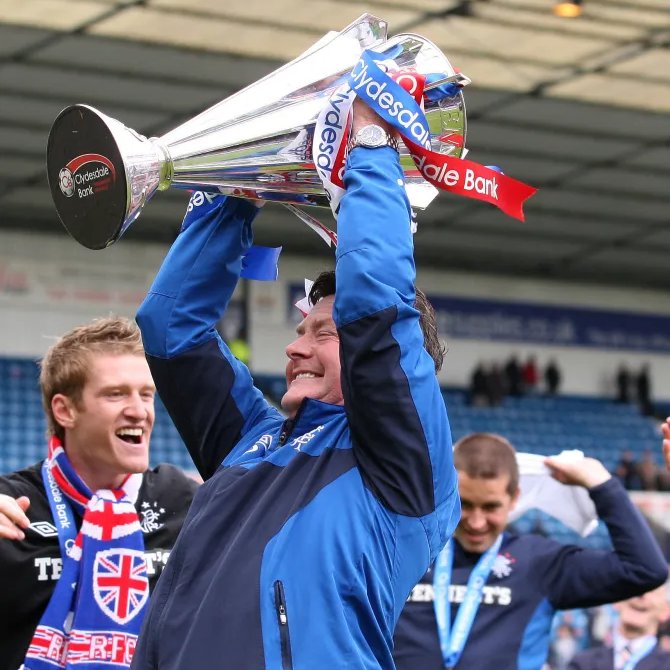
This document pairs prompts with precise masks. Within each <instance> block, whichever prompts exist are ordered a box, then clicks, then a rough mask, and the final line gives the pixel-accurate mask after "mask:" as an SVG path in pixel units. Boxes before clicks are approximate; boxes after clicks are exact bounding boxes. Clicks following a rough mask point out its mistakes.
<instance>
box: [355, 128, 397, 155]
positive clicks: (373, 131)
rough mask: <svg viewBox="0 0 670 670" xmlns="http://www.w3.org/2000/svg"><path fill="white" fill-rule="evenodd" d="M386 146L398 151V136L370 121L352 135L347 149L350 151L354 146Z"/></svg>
mask: <svg viewBox="0 0 670 670" xmlns="http://www.w3.org/2000/svg"><path fill="white" fill-rule="evenodd" d="M387 146H388V147H391V148H393V149H395V150H396V151H398V138H397V137H393V136H392V135H389V134H388V133H387V132H386V131H385V130H384V129H383V128H382V127H381V126H378V125H376V124H374V123H370V124H368V125H367V126H363V127H362V128H361V129H359V130H358V132H357V133H356V134H355V135H352V137H351V139H350V140H349V146H348V149H349V151H351V150H352V149H353V148H354V147H366V148H367V149H377V148H379V147H387Z"/></svg>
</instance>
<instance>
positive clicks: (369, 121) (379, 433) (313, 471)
mask: <svg viewBox="0 0 670 670" xmlns="http://www.w3.org/2000/svg"><path fill="white" fill-rule="evenodd" d="M354 110H355V111H354V121H353V131H352V137H353V142H352V146H351V149H350V153H349V158H348V162H347V169H346V173H345V176H344V181H345V186H346V194H345V195H344V197H343V198H342V201H341V203H340V212H339V221H338V249H337V259H336V261H337V264H336V270H335V273H334V274H325V275H323V276H321V277H320V278H319V279H318V280H317V282H316V283H315V285H314V287H313V288H312V291H311V293H310V296H311V304H312V309H311V311H310V312H309V314H307V316H306V317H305V319H304V320H303V321H302V322H301V324H300V325H299V326H298V329H297V338H296V339H295V341H294V342H293V343H292V344H290V345H289V346H288V347H287V349H286V354H287V356H288V363H287V366H286V382H287V391H286V394H285V396H284V398H283V401H282V405H283V407H284V409H285V410H286V412H287V413H288V415H289V419H288V420H284V417H283V416H282V415H281V414H280V413H279V412H278V411H276V410H275V409H274V408H272V407H271V406H270V405H268V404H267V403H266V401H265V400H264V398H263V396H262V394H261V393H260V392H259V391H258V390H256V389H255V388H254V386H253V380H252V379H251V376H250V375H249V371H248V370H247V369H246V367H245V366H244V365H242V364H241V363H240V362H239V361H237V360H235V359H234V357H233V356H232V355H231V354H230V352H229V350H228V349H227V347H226V346H225V344H224V343H223V342H222V341H221V339H220V338H219V337H218V335H217V333H216V330H215V324H216V323H217V322H218V320H219V318H220V317H221V314H222V313H223V312H224V310H225V308H226V305H227V303H228V300H229V299H230V296H231V295H232V292H233V290H234V288H235V285H236V283H237V280H238V278H239V273H240V268H241V258H242V256H243V255H244V253H245V252H246V251H247V249H248V248H249V245H250V244H251V222H252V220H253V219H254V217H255V215H256V213H257V208H256V207H255V206H254V205H253V204H252V203H250V202H246V201H242V200H235V199H233V198H228V199H226V198H219V199H217V200H216V201H215V202H214V205H213V206H212V207H211V208H208V209H207V211H206V212H205V213H204V214H203V215H202V216H200V217H196V220H195V221H194V222H193V223H191V224H190V225H189V226H188V227H187V228H186V229H185V230H183V231H182V233H181V234H180V235H179V237H178V238H177V240H176V242H175V244H174V245H173V247H172V249H171V250H170V252H169V254H168V256H167V258H166V260H165V262H164V264H163V267H162V268H161V270H160V272H159V273H158V276H157V277H156V280H155V282H154V284H153V287H152V289H151V291H150V293H149V295H148V296H147V298H146V300H145V302H144V303H143V305H142V307H141V308H140V311H139V313H138V316H137V319H138V323H139V324H140V327H141V329H142V334H143V338H144V344H145V348H146V351H147V354H148V360H149V363H150V367H151V370H152V373H153V376H154V379H155V381H156V385H157V387H158V390H159V393H160V396H161V398H162V400H163V402H164V403H165V405H166V407H167V408H168V410H169V412H170V415H171V416H172V419H173V420H174V422H175V424H176V426H177V428H178V429H179V431H180V433H181V436H182V437H183V439H184V442H185V443H186V446H187V447H188V449H189V451H190V453H191V455H192V457H193V460H194V462H195V464H196V466H197V467H198V470H199V471H200V473H201V475H202V476H203V478H204V479H205V483H204V484H203V486H202V487H201V488H200V490H199V492H198V494H197V495H196V498H195V500H194V502H193V505H192V507H191V510H190V513H189V516H188V518H187V520H186V522H185V525H184V528H183V531H182V533H181V535H180V538H179V540H178V541H177V545H176V547H175V553H174V554H173V557H172V558H171V559H170V562H169V564H168V566H167V568H166V574H165V579H162V580H161V583H160V584H159V586H158V590H157V592H156V594H155V596H154V599H153V600H152V604H151V607H150V610H149V614H148V616H147V619H146V620H145V626H144V628H143V633H142V635H141V637H140V642H139V644H138V647H137V651H136V654H135V658H134V660H133V666H132V667H133V668H135V670H149V669H151V670H184V669H187V668H188V669H189V670H190V669H191V668H193V669H195V668H214V667H216V668H220V669H226V668H231V669H235V670H239V669H241V668H244V669H245V670H247V669H249V670H251V669H253V670H259V669H262V668H268V669H272V670H275V669H277V670H278V669H280V668H281V669H282V670H289V669H291V668H295V669H296V670H314V669H315V668H328V670H337V669H338V668H342V669H344V668H347V669H349V670H351V669H355V668H361V669H363V668H365V669H371V668H384V669H386V668H388V669H392V668H393V667H394V665H393V658H392V634H393V629H394V627H395V624H396V621H397V618H398V616H399V614H400V611H401V609H402V607H403V605H404V602H405V600H406V598H407V594H408V593H409V591H410V590H411V588H412V586H413V585H414V584H415V583H416V581H417V580H418V579H419V578H420V577H421V575H422V574H423V573H424V572H425V570H426V569H427V568H428V566H429V565H430V562H431V561H432V560H434V558H435V557H436V556H437V554H438V553H439V551H440V549H441V547H442V546H443V545H444V543H445V542H446V540H447V538H448V537H449V536H450V535H451V533H452V531H453V529H454V526H455V525H456V523H457V520H458V514H459V505H458V497H457V492H456V475H455V471H454V468H453V464H452V460H451V441H450V431H449V424H448V421H447V416H446V410H445V407H444V402H443V399H442V396H441V392H440V388H439V385H438V382H437V379H436V375H435V369H436V363H435V361H434V360H433V358H431V356H430V355H429V354H428V352H427V351H426V348H425V347H424V335H423V332H422V328H421V325H420V310H419V309H417V306H418V305H417V304H416V294H415V289H414V278H415V268H414V260H413V248H412V235H411V231H410V220H411V212H410V208H409V204H408V200H407V196H406V193H405V188H404V185H403V172H402V169H401V168H400V163H399V157H398V153H397V150H396V147H397V143H396V138H395V137H394V136H393V135H392V131H391V129H390V127H389V126H387V125H386V124H385V123H384V122H383V121H382V120H381V119H380V118H379V117H378V116H377V115H376V114H374V113H373V112H372V111H371V110H369V109H368V108H367V107H365V106H364V105H361V104H360V103H358V104H356V105H355V106H354ZM380 132H381V133H384V137H383V138H382V140H383V141H382V142H379V141H378V139H379V133H380ZM375 135H376V136H377V141H376V142H367V140H366V138H369V137H371V136H375ZM373 146H376V148H373ZM426 330H427V331H429V330H430V328H427V329H426ZM438 349H439V348H438Z"/></svg>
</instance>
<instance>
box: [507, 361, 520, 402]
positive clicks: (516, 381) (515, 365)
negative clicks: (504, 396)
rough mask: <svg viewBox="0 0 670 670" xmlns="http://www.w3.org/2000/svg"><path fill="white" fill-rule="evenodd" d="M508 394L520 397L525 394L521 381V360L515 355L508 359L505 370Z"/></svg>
mask: <svg viewBox="0 0 670 670" xmlns="http://www.w3.org/2000/svg"><path fill="white" fill-rule="evenodd" d="M504 374H505V381H506V383H507V393H509V395H511V396H520V395H521V394H522V393H523V384H522V379H521V365H520V364H519V359H518V358H517V357H516V356H515V355H514V354H513V355H512V356H510V357H509V358H508V359H507V362H506V363H505V368H504Z"/></svg>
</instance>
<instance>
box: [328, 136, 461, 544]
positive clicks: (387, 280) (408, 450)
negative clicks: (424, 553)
mask: <svg viewBox="0 0 670 670" xmlns="http://www.w3.org/2000/svg"><path fill="white" fill-rule="evenodd" d="M345 187H346V193H345V195H344V197H343V198H342V201H341V204H340V214H339V218H338V226H337V232H338V247H337V265H336V281H337V289H336V292H335V307H334V318H335V323H336V325H337V328H338V332H339V335H340V358H341V363H342V390H343V394H344V399H345V407H346V409H347V416H348V419H349V424H350V427H351V434H352V440H353V445H354V450H355V454H356V458H357V461H358V464H359V466H360V468H361V471H362V472H363V475H364V477H365V478H366V481H367V483H368V485H369V486H370V487H371V489H372V490H373V491H374V493H375V494H376V495H377V496H378V497H379V498H380V499H381V500H382V502H384V504H385V505H387V506H388V507H389V508H390V509H391V510H393V511H395V512H398V513H401V514H405V515H410V516H416V517H421V516H424V515H427V514H430V513H432V512H434V511H436V510H437V511H438V520H439V522H440V528H439V531H440V535H441V537H440V539H439V541H440V542H441V543H443V542H444V541H445V540H446V537H447V535H449V534H450V533H451V532H452V530H453V527H454V525H455V524H456V523H457V521H458V516H459V513H460V507H459V504H458V496H457V493H456V474H455V470H454V467H453V463H452V457H451V452H452V447H451V432H450V428H449V422H448V419H447V413H446V408H445V405H444V400H443V398H442V394H441V391H440V387H439V384H438V381H437V377H436V374H435V366H434V363H433V360H432V358H431V357H430V355H429V354H428V353H427V351H426V350H425V349H424V346H423V334H422V331H421V327H420V325H419V312H418V310H417V309H415V307H414V300H415V292H414V280H415V267H414V256H413V240H412V233H411V230H410V222H411V211H410V207H409V202H408V200H407V195H406V193H405V188H404V185H403V172H402V169H401V167H400V163H399V160H398V155H397V153H396V152H395V151H394V150H393V149H391V148H389V147H385V148H380V149H365V148H362V147H358V148H356V149H354V150H353V151H352V152H351V155H350V157H349V163H348V167H347V170H346V172H345Z"/></svg>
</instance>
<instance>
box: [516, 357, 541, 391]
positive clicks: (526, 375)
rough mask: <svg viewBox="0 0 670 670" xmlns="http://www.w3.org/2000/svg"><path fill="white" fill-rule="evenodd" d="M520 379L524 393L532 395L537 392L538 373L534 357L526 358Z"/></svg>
mask: <svg viewBox="0 0 670 670" xmlns="http://www.w3.org/2000/svg"><path fill="white" fill-rule="evenodd" d="M521 379H522V381H523V388H524V391H525V392H526V393H531V394H534V393H536V392H537V384H538V382H539V381H540V373H539V371H538V368H537V361H536V360H535V356H528V358H527V359H526V362H525V363H524V364H523V368H522V370H521Z"/></svg>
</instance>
